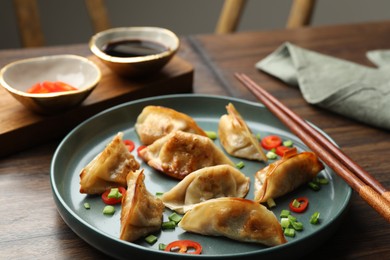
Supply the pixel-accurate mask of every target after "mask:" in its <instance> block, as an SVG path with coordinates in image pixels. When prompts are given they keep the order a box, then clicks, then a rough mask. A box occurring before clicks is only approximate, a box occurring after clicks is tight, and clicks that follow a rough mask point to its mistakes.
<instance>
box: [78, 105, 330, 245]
mask: <svg viewBox="0 0 390 260" xmlns="http://www.w3.org/2000/svg"><path fill="white" fill-rule="evenodd" d="M226 109H227V113H226V114H224V115H222V116H221V118H220V121H219V125H218V137H219V140H220V143H221V145H222V147H223V149H220V148H219V147H218V146H216V145H215V144H214V142H213V140H211V139H210V138H209V137H208V136H207V134H206V132H205V131H204V130H203V129H202V128H200V127H199V126H198V125H197V123H196V122H195V120H194V119H193V118H191V117H190V116H188V115H186V114H184V113H181V112H179V111H176V110H174V109H171V108H167V107H162V106H152V105H150V106H146V107H145V108H144V109H143V110H142V112H141V113H140V114H139V116H138V118H137V121H136V124H135V130H136V132H137V134H138V137H139V139H140V141H141V143H142V144H143V145H145V146H146V147H145V148H144V149H142V150H141V151H140V152H139V156H140V157H141V158H142V160H143V161H144V162H145V163H147V164H148V165H149V166H150V167H152V168H153V169H155V170H157V171H158V172H159V173H161V174H164V175H166V176H167V178H173V179H175V180H177V184H176V185H175V186H174V187H173V188H172V189H170V190H169V191H166V192H164V194H163V195H162V197H161V198H158V197H156V196H154V195H152V194H151V193H150V192H149V191H148V190H147V188H146V186H145V183H144V178H145V176H144V169H140V163H139V162H137V161H136V159H135V157H134V156H133V155H132V154H131V153H130V152H129V151H128V149H127V147H126V145H125V144H124V142H123V133H122V132H119V133H117V134H116V135H115V136H114V138H113V139H112V140H111V142H110V143H109V144H107V145H106V147H105V148H104V150H103V151H102V152H101V153H99V154H98V155H97V156H96V157H95V158H94V159H93V160H92V161H91V162H89V163H88V164H87V165H86V166H85V167H84V168H83V169H82V171H81V173H80V193H84V194H101V193H103V192H104V191H106V190H108V189H110V188H113V187H119V186H122V187H127V192H126V194H125V195H124V197H123V199H122V211H121V218H120V222H121V223H120V224H121V225H120V226H121V227H120V239H122V240H126V241H129V242H134V241H136V240H137V239H140V238H142V237H145V236H147V235H149V234H151V233H153V232H157V231H159V230H160V229H161V224H162V219H163V217H162V216H163V211H164V209H165V208H169V209H171V210H172V211H175V212H177V213H179V214H183V215H184V216H183V218H182V220H181V221H180V222H179V227H181V228H182V229H183V230H185V231H187V232H193V233H197V234H202V235H209V236H225V237H227V238H230V239H233V240H238V241H244V242H252V243H259V244H262V245H266V246H276V245H280V244H283V243H286V242H287V240H286V239H285V237H284V234H283V230H282V228H281V225H280V223H279V221H278V219H277V217H276V216H275V215H274V213H273V212H272V211H270V210H269V209H267V207H265V206H264V205H262V203H263V202H266V201H267V200H268V199H270V198H272V199H275V198H277V197H280V196H283V195H284V194H286V193H288V192H291V191H292V190H294V189H296V188H297V187H299V186H300V185H302V184H304V183H306V182H308V181H310V180H312V179H313V178H314V177H315V176H316V175H317V174H318V173H319V172H320V171H321V170H322V169H323V168H324V166H323V164H322V163H321V162H320V161H319V160H318V158H317V157H316V155H315V154H314V153H312V152H302V153H297V151H296V150H295V149H292V150H291V151H290V152H288V153H286V155H285V156H284V157H283V158H281V159H280V160H278V161H275V162H273V163H271V164H269V165H268V166H266V167H265V168H263V169H260V170H259V171H258V172H257V173H256V174H255V183H254V200H249V199H246V198H245V197H246V195H247V193H248V191H249V186H250V178H249V177H247V176H245V174H244V173H242V172H241V171H240V170H239V169H237V168H236V167H235V164H234V163H233V162H232V161H231V159H230V158H229V157H228V156H227V155H226V154H225V152H226V153H227V154H229V155H231V156H234V157H237V158H244V159H248V160H257V161H262V162H267V157H266V155H265V153H264V151H263V150H262V147H261V146H260V144H259V142H258V140H257V138H256V137H255V136H254V134H253V133H252V131H251V130H250V128H249V127H248V125H247V124H246V122H245V121H244V119H243V117H242V116H241V115H240V114H239V112H238V111H237V110H236V109H235V107H234V105H233V104H232V103H229V104H228V105H227V106H226ZM286 180H287V182H286ZM204 216H207V218H205V217H204Z"/></svg>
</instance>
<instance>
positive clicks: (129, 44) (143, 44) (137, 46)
mask: <svg viewBox="0 0 390 260" xmlns="http://www.w3.org/2000/svg"><path fill="white" fill-rule="evenodd" d="M167 50H169V48H167V47H165V46H164V45H162V44H159V43H157V42H153V41H146V40H123V41H116V42H109V43H108V44H106V45H105V46H103V52H104V53H106V54H108V55H110V56H115V57H123V58H128V57H140V56H147V55H153V54H158V53H161V52H164V51H167Z"/></svg>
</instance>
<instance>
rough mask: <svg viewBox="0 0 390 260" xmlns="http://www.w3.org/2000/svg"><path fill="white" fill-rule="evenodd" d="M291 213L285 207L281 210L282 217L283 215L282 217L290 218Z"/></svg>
mask: <svg viewBox="0 0 390 260" xmlns="http://www.w3.org/2000/svg"><path fill="white" fill-rule="evenodd" d="M289 215H290V211H289V210H287V209H283V210H282V211H281V212H280V217H281V218H288V216H289Z"/></svg>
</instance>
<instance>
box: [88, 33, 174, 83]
mask: <svg viewBox="0 0 390 260" xmlns="http://www.w3.org/2000/svg"><path fill="white" fill-rule="evenodd" d="M179 45H180V41H179V38H178V37H177V35H176V34H175V33H173V32H172V31H170V30H168V29H165V28H160V27H118V28H112V29H108V30H105V31H102V32H99V33H97V34H95V35H93V36H92V38H91V40H90V42H89V47H90V50H91V51H92V53H93V54H94V55H96V56H97V57H98V58H99V59H100V60H101V61H102V62H103V63H104V64H106V65H107V66H108V67H109V68H110V69H111V70H112V71H114V72H115V73H117V74H119V75H120V76H124V77H140V76H147V75H152V74H154V73H155V72H158V71H160V70H161V69H162V68H163V67H164V66H165V65H166V64H167V63H168V62H169V61H170V60H171V59H172V57H173V56H174V55H175V53H176V52H177V50H178V48H179Z"/></svg>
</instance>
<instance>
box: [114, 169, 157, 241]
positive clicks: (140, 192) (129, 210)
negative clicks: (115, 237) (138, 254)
mask: <svg viewBox="0 0 390 260" xmlns="http://www.w3.org/2000/svg"><path fill="white" fill-rule="evenodd" d="M144 178H145V176H144V173H143V170H137V171H135V172H130V173H129V174H128V175H127V191H126V193H125V195H124V196H123V198H122V211H121V227H120V239H122V240H126V241H129V242H133V241H135V240H137V239H139V238H142V237H144V236H146V235H149V234H151V233H153V232H156V231H159V230H160V229H161V223H162V220H163V211H164V204H163V203H162V201H161V200H160V199H159V198H157V197H155V196H153V195H152V194H151V193H150V192H149V191H148V190H147V189H146V187H145V183H144Z"/></svg>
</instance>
